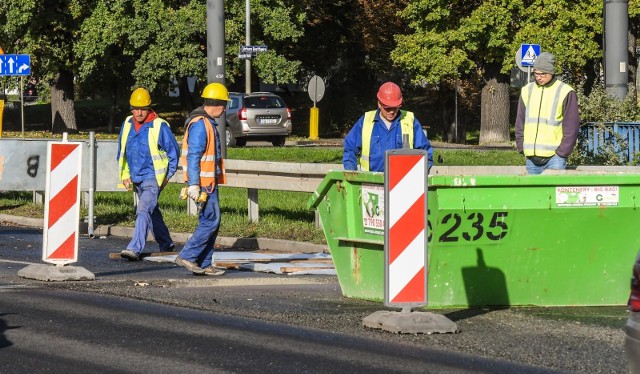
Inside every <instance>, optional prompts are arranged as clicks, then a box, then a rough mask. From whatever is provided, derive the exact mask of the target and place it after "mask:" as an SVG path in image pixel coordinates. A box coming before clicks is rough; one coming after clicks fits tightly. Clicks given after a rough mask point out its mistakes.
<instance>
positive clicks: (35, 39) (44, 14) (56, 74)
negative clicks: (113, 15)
mask: <svg viewBox="0 0 640 374" xmlns="http://www.w3.org/2000/svg"><path fill="white" fill-rule="evenodd" d="M81 3H82V1H81V0H45V1H42V2H36V1H33V0H16V1H9V2H7V1H5V2H2V4H0V23H1V24H2V26H0V27H1V30H0V31H1V34H2V36H0V38H1V39H0V40H1V43H0V44H2V45H5V46H6V45H11V46H13V47H14V48H15V51H17V52H18V51H19V53H26V54H30V55H31V63H32V69H31V70H32V74H33V75H34V76H35V77H37V78H38V79H39V80H41V81H44V82H46V83H47V84H48V85H49V86H50V89H51V121H52V130H53V131H56V132H62V131H71V132H73V131H77V125H76V118H75V105H74V99H75V91H74V60H75V59H74V55H73V48H72V47H73V41H74V40H75V36H76V33H77V30H78V25H79V24H80V23H81V17H82V11H81V9H83V7H82V4H81Z"/></svg>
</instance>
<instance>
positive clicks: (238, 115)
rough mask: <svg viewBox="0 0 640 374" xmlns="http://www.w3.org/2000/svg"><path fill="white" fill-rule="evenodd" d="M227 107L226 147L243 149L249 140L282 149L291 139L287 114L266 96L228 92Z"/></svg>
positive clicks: (281, 104) (274, 98) (282, 105)
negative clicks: (261, 141)
mask: <svg viewBox="0 0 640 374" xmlns="http://www.w3.org/2000/svg"><path fill="white" fill-rule="evenodd" d="M229 99H231V101H229V103H228V104H227V111H226V118H227V132H226V135H227V146H228V147H234V146H238V147H244V146H245V145H246V144H247V141H249V140H266V141H269V142H271V143H272V144H273V146H274V147H282V146H283V145H284V143H285V140H286V137H287V136H289V135H291V111H290V110H289V108H288V107H287V104H286V103H285V102H284V100H282V98H281V97H280V96H278V95H276V94H273V93H270V92H253V93H250V94H244V93H237V92H231V93H229Z"/></svg>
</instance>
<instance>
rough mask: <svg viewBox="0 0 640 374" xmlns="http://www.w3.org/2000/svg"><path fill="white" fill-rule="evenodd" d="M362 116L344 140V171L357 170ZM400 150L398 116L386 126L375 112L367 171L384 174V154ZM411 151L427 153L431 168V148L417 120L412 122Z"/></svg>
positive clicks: (400, 136)
mask: <svg viewBox="0 0 640 374" xmlns="http://www.w3.org/2000/svg"><path fill="white" fill-rule="evenodd" d="M363 122H364V115H363V116H362V117H360V119H359V120H358V121H357V122H356V123H355V125H353V127H352V128H351V131H349V134H347V137H346V138H345V139H344V154H343V156H342V165H343V166H344V169H345V170H358V158H359V157H360V154H361V152H362V124H363ZM400 148H402V128H401V125H400V116H399V115H398V116H396V118H395V119H394V120H393V122H392V123H391V127H390V128H389V129H387V125H385V123H384V122H383V121H382V119H380V109H378V110H377V111H376V115H375V118H374V120H373V132H372V133H371V154H370V155H369V170H370V171H377V172H384V153H385V151H387V150H389V149H400ZM413 149H424V150H426V151H427V155H428V156H427V157H428V160H429V161H428V163H429V164H428V168H429V169H431V166H433V147H431V143H430V142H429V139H427V136H426V135H425V134H424V132H423V131H422V125H420V122H419V121H418V119H417V118H415V119H414V120H413Z"/></svg>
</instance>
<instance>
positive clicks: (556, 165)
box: [525, 155, 567, 174]
mask: <svg viewBox="0 0 640 374" xmlns="http://www.w3.org/2000/svg"><path fill="white" fill-rule="evenodd" d="M525 166H526V168H527V173H529V174H542V172H543V171H545V170H547V169H551V170H564V169H566V168H567V159H566V158H564V157H560V156H558V155H553V156H552V157H551V158H550V159H549V161H548V162H547V163H546V164H545V165H542V166H536V164H534V163H533V162H531V160H529V159H528V158H527V161H526V164H525Z"/></svg>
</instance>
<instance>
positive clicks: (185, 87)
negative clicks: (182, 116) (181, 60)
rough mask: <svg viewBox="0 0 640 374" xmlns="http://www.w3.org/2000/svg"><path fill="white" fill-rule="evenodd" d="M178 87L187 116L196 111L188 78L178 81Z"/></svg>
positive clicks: (181, 78)
mask: <svg viewBox="0 0 640 374" xmlns="http://www.w3.org/2000/svg"><path fill="white" fill-rule="evenodd" d="M178 87H179V90H178V91H179V92H180V104H181V105H182V110H183V112H185V113H186V116H188V115H189V113H191V111H192V110H194V109H195V107H196V105H195V103H194V102H193V96H191V92H190V91H189V83H188V82H187V77H180V78H179V79H178Z"/></svg>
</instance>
